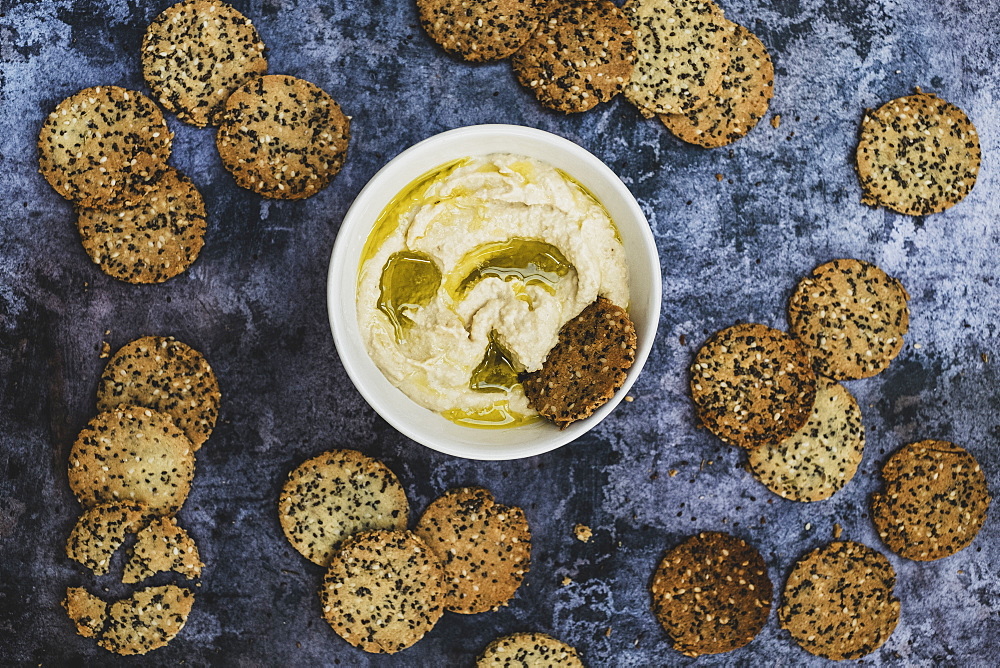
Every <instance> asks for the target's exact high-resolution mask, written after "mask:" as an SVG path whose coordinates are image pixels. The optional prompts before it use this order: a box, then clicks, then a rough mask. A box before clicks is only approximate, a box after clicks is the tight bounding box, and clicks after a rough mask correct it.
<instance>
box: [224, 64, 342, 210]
mask: <svg viewBox="0 0 1000 668" xmlns="http://www.w3.org/2000/svg"><path fill="white" fill-rule="evenodd" d="M350 125H351V123H350V120H349V119H348V118H347V116H345V115H344V112H342V111H341V110H340V106H339V105H338V104H337V103H336V101H334V99H333V98H332V97H330V96H329V95H328V94H327V93H326V92H325V91H323V90H322V89H321V88H319V87H318V86H316V85H315V84H312V83H309V82H308V81H304V80H302V79H297V78H295V77H290V76H286V75H283V74H270V75H267V76H263V77H258V78H256V79H253V80H252V81H249V82H247V83H246V84H244V85H243V86H241V87H240V88H238V89H237V90H236V92H235V93H233V94H232V95H231V96H230V97H229V99H228V100H227V101H226V110H225V112H224V113H223V115H222V120H221V122H220V123H219V131H218V133H217V134H216V135H215V144H216V147H217V148H218V149H219V156H221V158H222V164H223V165H224V166H225V167H226V169H228V170H229V172H230V173H231V174H232V175H233V178H234V179H236V183H237V184H239V185H240V187H242V188H247V189H249V190H252V191H254V192H256V193H258V194H260V195H263V196H264V197H270V198H274V199H303V198H305V197H309V196H311V195H315V194H316V193H317V192H319V191H320V190H322V189H323V188H325V187H326V186H327V184H329V183H330V180H331V179H332V178H333V177H334V175H335V174H336V173H337V172H339V171H340V168H341V167H342V166H343V164H344V158H345V156H346V155H347V143H348V139H349V137H350Z"/></svg>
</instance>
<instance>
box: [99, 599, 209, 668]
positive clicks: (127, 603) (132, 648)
mask: <svg viewBox="0 0 1000 668" xmlns="http://www.w3.org/2000/svg"><path fill="white" fill-rule="evenodd" d="M193 605H194V594H193V593H192V592H191V590H189V589H185V588H183V587H177V586H175V585H163V586H159V587H147V588H145V589H141V590H139V591H137V592H135V593H134V594H132V596H130V597H128V598H126V599H123V600H121V601H116V602H115V603H113V604H112V605H111V609H110V610H109V612H108V629H107V631H105V632H104V635H103V636H101V638H100V640H98V644H99V645H100V646H101V647H103V648H104V649H106V650H108V651H109V652H114V653H115V654H123V655H126V656H127V655H131V654H145V653H146V652H149V651H152V650H154V649H158V648H160V647H163V646H164V645H166V644H167V643H169V642H170V641H171V640H173V639H174V638H175V637H176V636H177V634H178V633H180V632H181V629H183V628H184V624H185V623H186V622H187V618H188V615H189V614H191V607H192V606H193Z"/></svg>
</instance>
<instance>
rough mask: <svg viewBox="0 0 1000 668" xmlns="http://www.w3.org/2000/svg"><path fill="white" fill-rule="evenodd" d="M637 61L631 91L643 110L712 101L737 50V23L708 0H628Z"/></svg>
mask: <svg viewBox="0 0 1000 668" xmlns="http://www.w3.org/2000/svg"><path fill="white" fill-rule="evenodd" d="M622 9H623V11H624V12H625V15H626V16H627V17H628V19H629V21H630V22H631V23H632V28H633V30H634V35H635V46H636V61H635V68H634V69H633V70H632V78H631V80H630V81H629V83H628V84H626V86H625V90H624V91H623V92H624V95H625V97H626V98H627V99H628V100H629V102H631V103H632V104H634V105H635V106H636V107H639V109H640V111H645V112H647V113H648V112H655V113H657V114H680V113H685V112H688V111H690V110H691V109H695V108H697V107H700V106H703V105H705V104H707V103H708V101H709V96H710V95H711V93H714V92H715V91H716V90H718V89H719V87H720V86H721V85H722V75H723V72H724V71H725V68H726V65H727V64H728V62H729V58H730V55H731V50H732V49H731V42H732V34H733V33H732V30H731V29H730V28H729V27H730V26H731V24H730V23H729V22H728V21H726V20H725V18H724V16H723V14H722V10H721V9H719V7H718V6H717V5H715V3H713V2H709V1H708V0H628V2H626V3H625V5H624V6H623V7H622Z"/></svg>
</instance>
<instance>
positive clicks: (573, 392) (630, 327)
mask: <svg viewBox="0 0 1000 668" xmlns="http://www.w3.org/2000/svg"><path fill="white" fill-rule="evenodd" d="M635 350H636V335H635V325H634V324H633V323H632V321H631V320H630V319H629V317H628V313H627V312H626V311H625V309H623V308H621V307H620V306H616V305H615V304H613V303H612V302H611V301H610V300H608V299H605V298H604V297H598V298H597V300H596V301H595V302H594V303H593V304H591V305H590V306H588V307H587V308H585V309H583V311H581V312H580V314H579V315H578V316H576V317H575V318H573V319H572V320H570V321H569V322H567V323H566V324H565V325H563V327H562V329H560V330H559V340H558V342H557V343H556V345H555V346H554V347H553V348H552V350H550V351H549V353H548V355H547V356H546V357H545V362H544V363H543V364H542V368H541V369H539V370H538V371H532V372H531V373H528V374H525V375H524V377H523V378H522V385H523V387H524V395H525V396H526V397H527V398H528V405H529V406H531V407H532V408H534V409H535V410H536V411H538V413H539V414H541V415H542V416H544V417H547V418H548V419H550V420H552V421H553V422H555V423H556V424H557V425H559V428H560V429H565V428H566V427H568V426H569V425H570V424H572V423H573V422H576V421H577V420H583V419H584V418H588V417H590V416H591V415H593V414H594V412H595V411H597V409H598V408H600V407H601V406H603V405H604V404H606V403H607V402H608V401H609V400H610V399H611V398H612V397H613V396H615V392H617V391H618V389H619V388H620V387H621V386H622V385H624V384H625V379H626V378H627V377H628V370H629V369H630V368H631V367H632V364H633V363H634V362H635Z"/></svg>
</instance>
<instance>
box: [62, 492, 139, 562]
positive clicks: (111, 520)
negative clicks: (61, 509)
mask: <svg viewBox="0 0 1000 668" xmlns="http://www.w3.org/2000/svg"><path fill="white" fill-rule="evenodd" d="M151 516H152V514H151V513H150V511H149V509H148V508H146V507H145V506H142V505H140V504H137V503H122V504H116V503H110V504H105V505H100V506H94V507H93V508H90V509H89V510H87V511H85V512H84V513H83V514H82V515H81V516H80V519H78V520H77V521H76V525H75V526H74V527H73V530H72V531H71V532H70V534H69V539H68V540H67V541H66V556H68V557H69V558H70V559H72V560H73V561H76V562H78V563H80V564H83V565H84V566H86V567H87V568H89V569H90V570H92V571H93V572H94V574H95V575H105V574H107V573H108V570H109V568H110V567H111V557H112V556H114V554H115V552H117V551H118V548H120V547H121V546H122V544H123V543H124V542H125V536H126V535H127V534H130V533H136V532H137V531H139V530H140V529H142V527H143V526H145V525H146V523H147V522H149V520H150V518H151Z"/></svg>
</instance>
